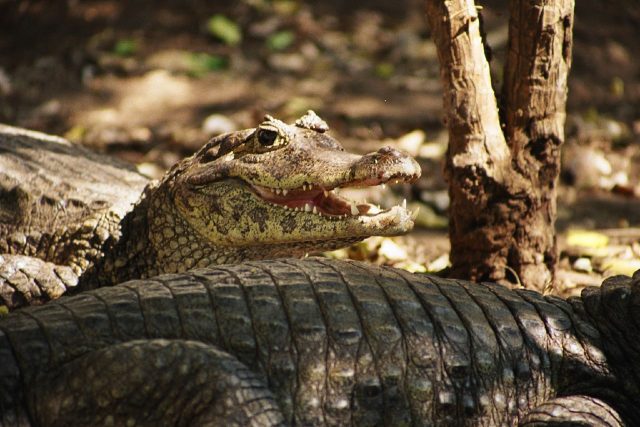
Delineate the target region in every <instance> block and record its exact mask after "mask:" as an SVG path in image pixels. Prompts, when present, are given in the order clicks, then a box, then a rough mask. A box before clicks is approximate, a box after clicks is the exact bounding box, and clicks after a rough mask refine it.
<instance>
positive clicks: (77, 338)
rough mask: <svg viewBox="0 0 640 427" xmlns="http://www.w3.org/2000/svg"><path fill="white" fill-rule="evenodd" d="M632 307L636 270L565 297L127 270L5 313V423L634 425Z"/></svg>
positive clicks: (270, 275) (282, 269)
mask: <svg viewBox="0 0 640 427" xmlns="http://www.w3.org/2000/svg"><path fill="white" fill-rule="evenodd" d="M639 307H640V275H638V276H637V277H634V278H633V279H631V278H629V277H616V278H612V279H608V280H607V281H606V282H605V283H604V284H603V285H602V287H601V288H594V289H587V290H585V292H583V295H582V297H581V298H574V299H571V300H569V301H564V300H561V299H559V298H556V297H543V296H542V295H540V294H537V293H535V292H531V291H524V290H518V291H510V290H508V289H506V288H504V287H502V286H499V285H495V284H490V283H485V284H473V283H468V282H464V281H457V280H446V279H441V278H436V277H431V276H427V275H414V274H410V273H407V272H404V271H401V270H395V269H391V268H379V267H374V266H369V265H365V264H361V263H356V262H340V261H330V260H323V259H306V260H281V261H255V262H248V263H243V264H242V265H226V266H221V267H219V268H215V269H210V270H207V269H200V270H193V271H191V272H189V273H187V274H179V275H166V276H159V277H156V278H153V279H147V280H141V281H132V282H128V283H124V284H122V285H120V286H115V287H105V288H101V289H98V290H94V291H89V292H85V293H83V294H81V295H78V296H74V297H65V298H62V299H60V300H58V301H54V302H51V303H49V304H47V305H45V306H42V307H30V308H26V309H24V310H20V311H18V312H16V313H13V314H10V315H9V316H8V317H7V318H5V319H1V320H0V426H3V427H9V426H16V425H29V424H31V425H42V426H47V425H132V426H133V425H135V426H140V425H149V426H151V425H153V426H159V425H183V424H184V425H259V426H267V425H281V424H283V423H286V424H290V425H304V426H322V425H335V426H343V425H392V426H404V425H417V426H512V425H518V424H520V425H523V426H558V425H566V426H577V425H583V426H622V425H628V426H632V425H637V421H638V420H639V419H640V397H639V396H640V387H639V384H640V382H639V380H638V378H640V375H639V373H640V362H639V360H640V359H639V358H638V344H637V343H638V330H637V321H638V319H637V316H638V308H639ZM208 421H210V422H209V423H207V422H208Z"/></svg>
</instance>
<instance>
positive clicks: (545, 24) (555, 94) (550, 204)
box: [426, 0, 574, 290]
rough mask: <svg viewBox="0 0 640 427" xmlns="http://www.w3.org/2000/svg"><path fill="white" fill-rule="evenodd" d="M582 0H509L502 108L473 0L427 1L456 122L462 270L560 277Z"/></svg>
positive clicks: (450, 172)
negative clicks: (559, 228)
mask: <svg viewBox="0 0 640 427" xmlns="http://www.w3.org/2000/svg"><path fill="white" fill-rule="evenodd" d="M573 6H574V1H573V0H511V1H510V16H511V18H510V21H509V53H508V58H507V62H506V65H505V73H504V75H505V81H504V88H503V90H502V92H503V97H502V105H501V115H499V114H498V103H497V100H496V97H495V94H494V92H493V89H492V87H491V77H490V73H489V64H488V62H487V59H486V57H485V53H484V46H483V44H482V39H481V36H480V30H479V19H478V15H477V11H476V7H475V5H474V3H473V0H445V1H442V0H427V2H426V9H427V18H428V20H429V24H430V27H431V32H432V36H433V38H434V41H435V43H436V46H437V50H438V57H439V59H440V70H441V79H442V83H443V86H444V109H445V121H446V124H447V127H448V129H449V148H448V152H447V159H446V163H445V175H446V177H447V180H448V182H449V195H450V197H451V213H450V230H449V233H450V239H451V262H452V271H451V275H452V276H454V277H464V278H469V279H472V280H493V281H502V282H504V281H506V279H509V278H510V279H512V281H517V280H519V281H520V282H521V283H522V284H523V285H524V286H526V287H527V288H531V289H537V290H544V289H545V288H546V287H547V286H548V285H549V284H551V283H553V279H554V273H555V264H556V260H557V248H556V241H555V234H554V224H555V218H556V202H555V200H556V184H557V180H558V174H559V170H560V145H561V143H562V141H563V140H564V131H563V128H564V120H565V112H564V109H565V103H566V93H567V85H566V83H567V75H568V72H569V68H570V64H571V45H572V39H571V37H572V33H571V31H572V26H573ZM501 117H502V120H501ZM516 278H517V280H513V279H516Z"/></svg>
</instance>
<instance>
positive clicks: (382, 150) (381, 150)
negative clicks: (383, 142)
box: [378, 146, 398, 154]
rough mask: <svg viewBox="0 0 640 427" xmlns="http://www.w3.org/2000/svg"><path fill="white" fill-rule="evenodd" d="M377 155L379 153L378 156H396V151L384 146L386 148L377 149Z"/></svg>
mask: <svg viewBox="0 0 640 427" xmlns="http://www.w3.org/2000/svg"><path fill="white" fill-rule="evenodd" d="M378 153H380V154H397V153H398V150H396V149H395V148H393V147H389V146H386V147H382V148H381V149H379V150H378Z"/></svg>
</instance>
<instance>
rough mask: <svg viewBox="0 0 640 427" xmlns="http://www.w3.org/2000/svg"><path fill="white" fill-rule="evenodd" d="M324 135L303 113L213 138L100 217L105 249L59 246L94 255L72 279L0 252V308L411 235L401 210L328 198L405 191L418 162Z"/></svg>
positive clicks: (12, 252)
mask: <svg viewBox="0 0 640 427" xmlns="http://www.w3.org/2000/svg"><path fill="white" fill-rule="evenodd" d="M327 130H328V128H327V125H326V123H324V122H323V121H322V120H321V119H320V118H319V117H318V116H316V115H315V113H313V112H311V111H310V112H308V113H307V114H306V115H305V116H303V117H301V118H300V119H298V121H296V123H295V124H294V125H287V124H285V123H283V122H281V121H279V120H277V119H274V118H272V117H270V116H267V117H266V118H265V121H264V122H263V123H261V124H260V125H259V126H258V127H257V128H256V129H247V130H243V131H238V132H233V133H230V134H225V135H221V136H219V137H216V138H214V139H213V140H212V141H210V142H209V143H208V144H206V145H205V146H204V147H203V148H202V149H201V150H200V151H199V152H198V153H196V154H195V155H194V156H192V157H190V158H187V159H185V160H183V161H181V162H180V163H178V164H177V165H175V166H174V167H173V168H172V169H171V170H170V171H169V172H168V173H167V174H166V175H165V177H164V178H163V179H162V180H160V182H157V183H151V184H149V185H148V186H147V187H146V188H145V190H144V193H143V196H142V198H141V200H140V201H139V202H138V203H137V205H136V206H135V207H133V209H132V210H131V212H129V213H128V214H127V215H126V216H124V215H120V214H121V212H120V211H118V213H117V215H114V214H112V212H111V211H108V210H104V209H103V211H101V212H100V215H102V216H105V215H106V214H105V211H106V213H108V214H109V215H111V217H114V218H116V219H117V220H116V221H115V230H111V229H110V231H109V232H108V233H107V237H108V238H106V239H93V240H92V238H89V239H87V238H80V236H79V237H77V238H76V239H74V238H73V237H72V238H70V239H68V240H69V242H68V244H67V245H66V246H65V245H61V246H60V248H58V249H57V251H58V252H64V250H65V249H66V250H69V251H70V250H71V249H70V248H71V247H73V245H75V246H80V247H87V246H89V247H91V248H92V249H91V250H92V257H91V258H89V259H85V258H83V257H82V256H77V254H76V255H74V259H75V258H80V259H82V260H83V262H82V263H81V264H78V263H75V264H73V266H72V267H73V268H70V266H69V265H68V264H65V263H64V262H61V261H60V259H59V258H54V259H51V258H49V257H48V253H49V252H51V251H50V250H48V248H47V245H46V243H45V244H44V245H43V244H40V246H43V250H41V251H38V252H37V253H36V254H35V255H36V256H37V257H38V258H37V259H30V258H27V257H26V256H27V255H29V256H31V255H34V254H33V253H31V252H29V251H28V250H24V248H21V249H16V248H15V247H14V246H11V245H6V246H8V248H7V249H5V251H4V252H6V253H7V254H8V255H4V262H3V260H0V299H4V303H5V305H7V306H8V307H9V308H15V307H17V306H20V305H23V304H26V303H34V302H42V301H46V300H48V299H50V298H52V297H57V296H59V294H60V293H61V291H64V290H65V289H66V288H68V287H69V284H70V283H71V284H74V280H75V281H76V282H78V286H76V287H75V289H74V291H79V290H80V291H81V290H84V289H89V288H93V287H96V286H102V285H112V284H115V283H118V282H121V281H123V280H128V279H136V278H146V277H151V276H154V275H157V274H160V273H177V272H183V271H186V270H188V269H190V268H193V267H208V266H214V265H218V264H224V263H235V262H239V261H243V260H247V259H265V258H275V257H280V256H284V255H286V256H300V255H303V254H304V253H306V252H309V251H314V250H315V251H318V250H327V249H336V248H339V247H343V246H346V245H348V244H350V243H353V242H356V241H359V240H362V239H364V238H366V237H369V236H372V235H398V234H402V233H405V232H407V231H408V230H410V229H411V228H412V227H413V219H412V214H411V213H410V212H409V211H407V210H406V208H405V207H401V206H395V207H393V208H391V209H389V210H386V211H381V212H379V211H378V210H377V208H376V207H374V206H372V205H369V204H359V205H356V204H355V203H353V202H350V201H347V200H344V199H342V198H340V197H339V196H337V195H336V194H334V193H333V191H332V190H333V189H335V188H338V187H351V186H371V185H377V184H382V183H387V182H392V183H393V182H411V181H413V180H415V179H417V178H418V177H419V175H420V168H419V166H418V164H417V163H416V161H415V160H413V159H412V158H411V157H409V156H408V155H406V154H403V153H401V152H399V151H397V150H394V149H392V148H383V149H381V150H379V151H377V152H375V153H370V154H367V155H365V156H360V155H356V154H351V153H347V152H345V151H344V149H343V148H342V147H341V146H340V144H339V143H338V142H337V141H336V140H334V139H333V138H331V137H330V136H328V135H327V134H326V131H327ZM48 172H49V173H50V174H52V175H53V173H52V172H50V171H48ZM23 175H26V173H23ZM53 178H55V175H53V176H52V177H51V179H53ZM111 179H113V177H111ZM7 191H11V190H7ZM45 195H46V194H45ZM63 195H64V194H63ZM29 206H31V205H29ZM25 211H26V210H25V209H23V210H22V214H24V215H31V214H30V213H28V212H26V213H25ZM374 212H375V213H374ZM54 214H55V212H54ZM49 215H53V214H51V213H49ZM123 216H124V218H122V217H123ZM120 218H122V220H120ZM6 222H7V223H8V224H9V226H10V225H11V220H6ZM76 222H77V220H76ZM76 222H73V223H72V222H63V223H61V224H59V225H58V229H61V230H63V231H66V230H67V229H69V228H75V227H76ZM111 223H114V221H111ZM41 228H43V229H46V226H45V225H43V226H41ZM112 228H113V227H112ZM8 234H10V233H6V235H8ZM11 234H13V235H15V234H18V235H20V234H24V230H18V233H16V232H12V233H11ZM103 236H104V233H103ZM5 238H7V237H6V236H5ZM87 240H90V241H91V242H93V241H94V240H95V244H93V243H91V244H90V243H88V242H87ZM0 249H2V248H0ZM32 252H33V251H32ZM1 254H2V252H0V255H1ZM63 277H70V278H71V279H70V280H66V281H64V280H62V279H61V278H63ZM43 284H44V285H45V286H42V285H43ZM47 289H56V292H46V290H47Z"/></svg>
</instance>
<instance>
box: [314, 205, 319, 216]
mask: <svg viewBox="0 0 640 427" xmlns="http://www.w3.org/2000/svg"><path fill="white" fill-rule="evenodd" d="M313 213H314V214H317V213H318V208H316V207H315V206H314V207H313Z"/></svg>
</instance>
